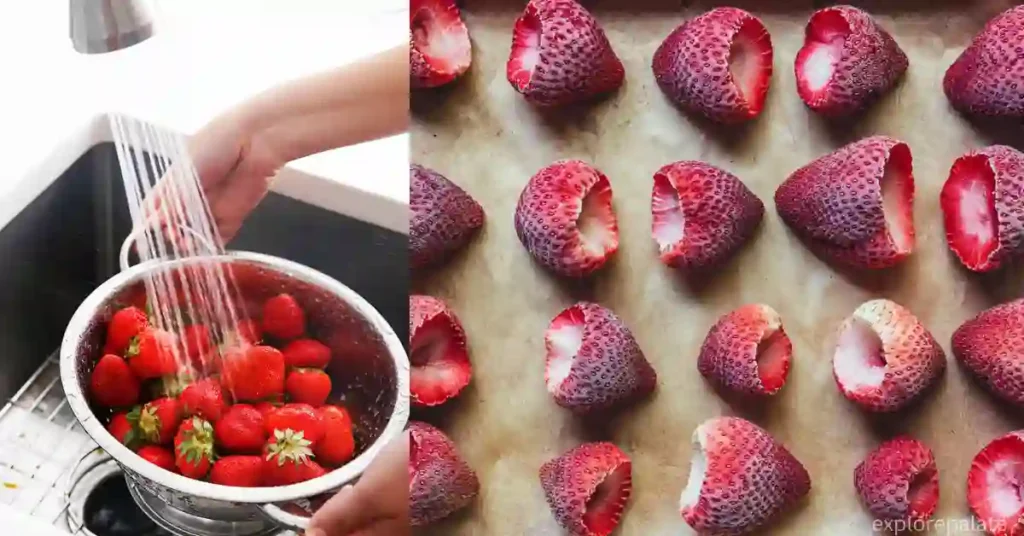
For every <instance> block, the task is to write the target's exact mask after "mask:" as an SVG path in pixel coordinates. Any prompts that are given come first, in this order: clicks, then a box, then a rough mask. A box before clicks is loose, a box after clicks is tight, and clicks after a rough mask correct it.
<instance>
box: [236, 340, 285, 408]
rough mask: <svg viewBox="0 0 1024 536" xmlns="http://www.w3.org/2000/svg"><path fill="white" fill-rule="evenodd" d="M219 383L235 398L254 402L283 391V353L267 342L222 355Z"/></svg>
mask: <svg viewBox="0 0 1024 536" xmlns="http://www.w3.org/2000/svg"><path fill="white" fill-rule="evenodd" d="M221 369H222V370H221V385H223V386H224V388H225V389H227V391H228V393H230V394H231V396H232V397H233V398H234V399H235V400H236V401H243V402H256V401H259V400H263V399H266V398H269V397H271V396H276V395H280V394H282V393H284V377H285V376H284V375H285V366H284V356H283V355H282V354H281V352H280V351H279V350H278V349H276V348H273V347H271V346H250V347H248V348H246V349H244V350H234V351H232V352H230V353H228V354H227V355H225V356H224V360H223V362H222V364H221Z"/></svg>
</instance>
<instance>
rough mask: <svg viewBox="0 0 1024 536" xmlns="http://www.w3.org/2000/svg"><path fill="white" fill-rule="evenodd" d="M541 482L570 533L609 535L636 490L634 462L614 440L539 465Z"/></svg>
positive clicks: (557, 518)
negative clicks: (634, 485)
mask: <svg viewBox="0 0 1024 536" xmlns="http://www.w3.org/2000/svg"><path fill="white" fill-rule="evenodd" d="M540 484H541V487H542V488H543V489H544V495H545V497H546V498H547V501H548V506H550V507H551V512H552V513H553V514H554V516H555V520H556V521H558V524H559V525H561V526H562V527H563V528H565V529H566V530H567V531H569V532H570V533H571V534H578V535H583V536H607V535H609V534H611V533H612V531H614V530H615V527H617V526H618V524H619V520H620V519H621V518H622V512H623V510H624V509H625V508H626V503H627V502H629V496H630V494H631V493H632V491H633V465H632V463H631V462H630V461H629V457H628V456H626V453H625V452H622V450H620V449H619V448H618V447H616V446H615V445H613V444H611V443H585V444H583V445H580V446H578V447H576V448H574V449H572V450H570V451H569V452H566V453H565V454H563V455H561V456H559V457H557V458H555V459H553V460H550V461H548V462H547V463H545V464H544V465H542V466H541V468H540Z"/></svg>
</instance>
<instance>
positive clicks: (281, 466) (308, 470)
mask: <svg viewBox="0 0 1024 536" xmlns="http://www.w3.org/2000/svg"><path fill="white" fill-rule="evenodd" d="M325 474H327V471H326V470H325V469H324V468H323V467H321V466H320V464H319V463H317V462H315V461H313V451H312V449H311V442H310V441H309V439H306V438H304V437H303V435H302V432H296V431H293V430H291V429H286V430H276V431H275V432H274V434H273V435H272V436H270V440H269V441H268V442H267V445H266V447H265V448H264V450H263V481H264V483H265V484H266V485H268V486H287V485H290V484H297V483H299V482H305V481H307V480H312V479H314V478H318V477H321V476H323V475H325Z"/></svg>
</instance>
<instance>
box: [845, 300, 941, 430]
mask: <svg viewBox="0 0 1024 536" xmlns="http://www.w3.org/2000/svg"><path fill="white" fill-rule="evenodd" d="M945 369H946V354H945V352H943V351H942V347H940V346H939V343H938V342H936V341H935V338H934V337H932V334H931V333H930V332H929V331H928V329H927V328H925V327H924V325H922V324H921V322H920V321H919V320H918V319H917V318H916V317H915V316H914V315H913V314H912V313H911V312H910V311H908V310H907V309H906V308H905V307H903V306H901V305H899V304H897V303H895V302H892V301H889V300H871V301H868V302H865V303H863V304H861V306H860V307H858V308H857V310H855V311H854V312H853V314H852V315H851V316H849V317H848V318H847V319H846V320H845V321H843V324H842V326H840V328H839V338H838V340H837V342H836V350H835V354H834V355H833V357H832V372H833V374H834V375H835V379H836V385H838V386H839V390H840V391H841V392H842V393H843V395H844V396H845V397H846V398H848V399H850V400H851V401H852V402H855V403H856V404H857V405H859V406H861V407H862V408H864V409H866V410H868V411H875V412H889V411H896V410H898V409H902V408H904V407H906V406H907V405H908V404H910V403H911V402H913V401H915V400H917V399H918V398H919V397H920V396H921V395H922V394H923V393H924V391H925V390H926V389H927V388H928V387H929V386H931V385H932V384H934V383H935V381H936V380H938V378H939V376H941V375H942V373H943V372H944V371H945Z"/></svg>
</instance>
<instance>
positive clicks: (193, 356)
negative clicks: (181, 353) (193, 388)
mask: <svg viewBox="0 0 1024 536" xmlns="http://www.w3.org/2000/svg"><path fill="white" fill-rule="evenodd" d="M181 343H182V345H183V346H184V347H185V357H187V358H188V359H189V361H190V362H191V363H192V366H193V367H195V368H196V369H198V370H203V367H204V366H205V363H204V360H203V358H204V357H206V355H207V354H208V353H209V352H210V349H211V348H212V347H213V341H212V340H211V339H210V328H208V327H206V326H204V325H201V324H193V325H191V326H185V328H184V329H182V330H181Z"/></svg>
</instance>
